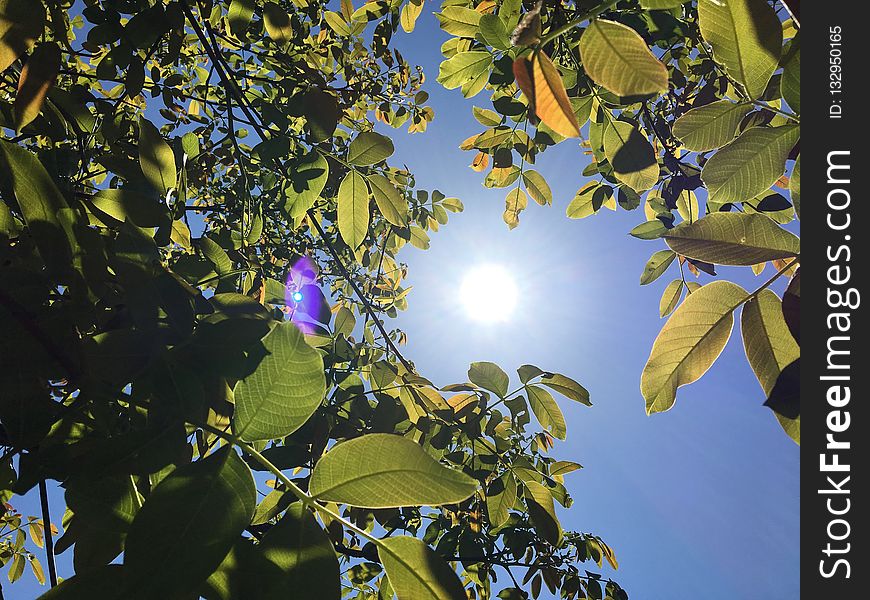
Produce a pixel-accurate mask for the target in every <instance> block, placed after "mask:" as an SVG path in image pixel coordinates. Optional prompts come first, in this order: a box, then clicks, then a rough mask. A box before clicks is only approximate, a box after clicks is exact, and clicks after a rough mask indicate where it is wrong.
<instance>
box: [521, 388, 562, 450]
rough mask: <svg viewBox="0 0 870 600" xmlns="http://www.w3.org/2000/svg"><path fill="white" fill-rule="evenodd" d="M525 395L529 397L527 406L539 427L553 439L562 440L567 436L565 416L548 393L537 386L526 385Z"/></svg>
mask: <svg viewBox="0 0 870 600" xmlns="http://www.w3.org/2000/svg"><path fill="white" fill-rule="evenodd" d="M526 393H527V394H528V395H529V406H530V407H531V408H532V412H534V413H535V417H536V418H537V419H538V423H540V424H541V427H543V428H544V429H546V430H548V431H549V432H550V433H552V434H553V437H556V438H559V439H560V440H564V439H565V437H566V436H567V435H568V428H567V426H566V424H565V416H564V415H563V414H562V410H561V409H560V408H559V405H558V404H557V403H556V400H555V399H554V398H553V396H552V395H551V394H550V392H548V391H547V390H545V389H544V388H542V387H540V386H537V385H527V386H526Z"/></svg>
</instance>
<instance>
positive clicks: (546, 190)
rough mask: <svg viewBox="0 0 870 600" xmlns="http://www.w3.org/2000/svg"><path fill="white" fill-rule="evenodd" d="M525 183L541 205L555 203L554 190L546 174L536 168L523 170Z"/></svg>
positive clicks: (528, 190)
mask: <svg viewBox="0 0 870 600" xmlns="http://www.w3.org/2000/svg"><path fill="white" fill-rule="evenodd" d="M523 183H524V184H526V191H527V192H528V193H529V196H531V197H532V199H533V200H534V201H535V202H537V203H538V204H540V205H541V206H547V205H549V204H552V203H553V192H552V191H550V185H549V184H548V183H547V180H546V179H544V176H543V175H541V174H540V173H538V172H537V171H534V170H526V171H523Z"/></svg>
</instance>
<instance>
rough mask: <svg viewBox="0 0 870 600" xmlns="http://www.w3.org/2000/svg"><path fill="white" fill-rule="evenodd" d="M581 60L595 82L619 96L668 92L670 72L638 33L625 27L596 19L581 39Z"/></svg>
mask: <svg viewBox="0 0 870 600" xmlns="http://www.w3.org/2000/svg"><path fill="white" fill-rule="evenodd" d="M580 58H581V60H582V61H583V68H584V70H585V71H586V74H587V75H589V77H591V78H592V80H593V81H594V82H595V83H597V84H599V85H603V86H604V87H606V88H607V89H608V90H610V91H611V92H613V93H614V94H617V95H619V96H642V95H647V94H656V93H659V92H666V91H667V90H668V70H667V68H666V67H665V65H664V64H663V63H662V62H661V61H660V60H659V59H657V58H656V57H655V56H654V55H653V53H652V52H650V49H649V48H648V47H647V45H646V42H644V41H643V38H642V37H640V35H638V33H637V32H636V31H635V30H634V29H632V28H631V27H628V26H627V25H623V24H622V23H616V22H614V21H607V20H605V19H596V20H594V21H592V23H590V24H589V27H587V28H586V31H584V32H583V35H582V36H581V37H580Z"/></svg>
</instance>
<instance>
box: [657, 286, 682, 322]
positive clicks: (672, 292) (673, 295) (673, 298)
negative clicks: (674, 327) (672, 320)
mask: <svg viewBox="0 0 870 600" xmlns="http://www.w3.org/2000/svg"><path fill="white" fill-rule="evenodd" d="M682 293H683V280H682V279H674V280H673V281H672V282H670V283H669V284H668V286H667V287H666V288H665V291H664V292H662V299H661V300H660V301H659V316H660V317H662V318H664V317H666V316H668V315H669V314H671V313H672V312H674V309H675V308H676V307H677V304H679V303H680V296H681V295H682Z"/></svg>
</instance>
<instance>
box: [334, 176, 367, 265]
mask: <svg viewBox="0 0 870 600" xmlns="http://www.w3.org/2000/svg"><path fill="white" fill-rule="evenodd" d="M369 219H370V215H369V186H368V184H367V183H366V179H365V177H363V176H362V175H360V174H359V173H358V172H357V171H356V170H353V169H351V170H350V171H348V173H347V175H345V176H344V179H343V180H342V181H341V185H340V186H339V187H338V231H339V233H340V234H341V237H342V239H343V240H344V242H345V243H346V244H347V245H348V246H350V248H351V249H353V250H356V249H357V248H359V247H360V246H361V245H362V243H363V241H365V239H366V235H367V234H368V231H369Z"/></svg>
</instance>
